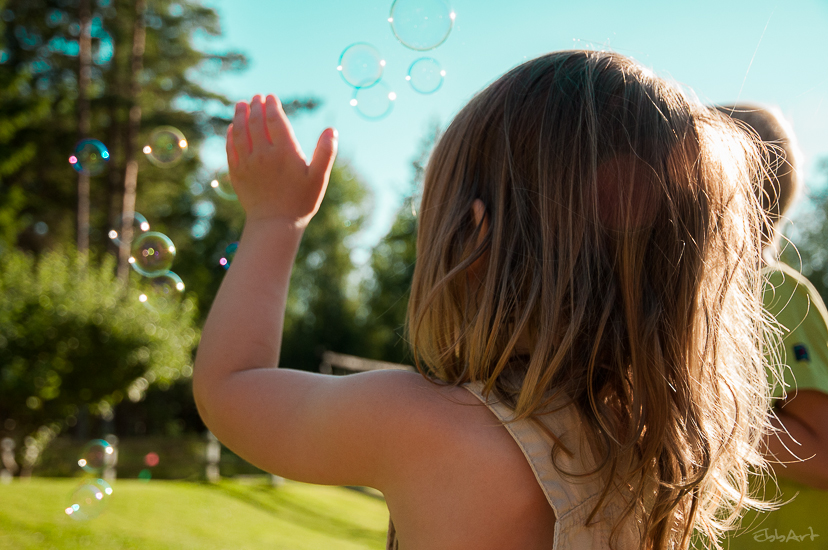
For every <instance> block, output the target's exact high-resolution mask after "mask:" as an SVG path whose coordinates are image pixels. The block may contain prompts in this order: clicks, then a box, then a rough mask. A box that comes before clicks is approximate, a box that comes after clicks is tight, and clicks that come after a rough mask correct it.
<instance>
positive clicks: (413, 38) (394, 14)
mask: <svg viewBox="0 0 828 550" xmlns="http://www.w3.org/2000/svg"><path fill="white" fill-rule="evenodd" d="M454 17H455V14H454V11H452V9H451V7H450V6H449V5H448V3H447V2H444V1H443V0H394V3H393V4H391V15H390V17H388V22H389V23H391V30H392V31H394V36H396V37H397V40H399V41H400V42H401V43H402V45H403V46H406V47H408V48H411V49H412V50H417V51H426V50H432V49H434V48H436V47H437V46H439V45H440V44H442V43H443V42H445V41H446V38H448V35H449V33H450V32H451V28H452V27H453V26H454Z"/></svg>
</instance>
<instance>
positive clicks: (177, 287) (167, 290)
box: [150, 271, 184, 296]
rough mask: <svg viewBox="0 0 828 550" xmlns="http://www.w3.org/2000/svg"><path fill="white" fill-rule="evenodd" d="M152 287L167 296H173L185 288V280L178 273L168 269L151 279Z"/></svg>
mask: <svg viewBox="0 0 828 550" xmlns="http://www.w3.org/2000/svg"><path fill="white" fill-rule="evenodd" d="M150 284H151V285H152V288H153V289H154V290H155V291H156V292H157V293H158V294H163V295H165V296H172V295H175V294H178V293H179V292H182V291H183V290H184V281H182V280H181V277H179V276H178V275H177V274H176V273H174V272H172V271H168V272H166V273H164V274H163V275H159V276H157V277H153V278H152V279H150Z"/></svg>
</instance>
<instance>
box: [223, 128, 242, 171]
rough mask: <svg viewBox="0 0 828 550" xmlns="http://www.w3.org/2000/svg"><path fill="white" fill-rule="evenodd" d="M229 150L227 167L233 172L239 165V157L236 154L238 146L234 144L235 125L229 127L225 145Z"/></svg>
mask: <svg viewBox="0 0 828 550" xmlns="http://www.w3.org/2000/svg"><path fill="white" fill-rule="evenodd" d="M225 149H226V150H227V166H228V167H229V168H230V169H231V170H232V169H235V168H236V166H238V164H239V155H238V153H236V146H235V144H234V143H233V124H232V123H230V126H228V127H227V143H226V144H225Z"/></svg>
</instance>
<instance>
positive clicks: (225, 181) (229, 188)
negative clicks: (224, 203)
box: [210, 172, 239, 201]
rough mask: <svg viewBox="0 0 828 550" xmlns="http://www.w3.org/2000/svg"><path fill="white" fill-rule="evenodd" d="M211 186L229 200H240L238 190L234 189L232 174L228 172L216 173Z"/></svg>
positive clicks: (217, 193) (220, 195) (219, 194)
mask: <svg viewBox="0 0 828 550" xmlns="http://www.w3.org/2000/svg"><path fill="white" fill-rule="evenodd" d="M210 187H212V188H213V191H215V192H216V195H218V196H219V197H221V198H223V199H227V200H229V201H237V200H239V197H238V196H236V191H235V190H234V189H233V184H232V183H230V174H228V173H227V172H223V173H221V174H216V175H215V176H214V177H213V179H212V181H210Z"/></svg>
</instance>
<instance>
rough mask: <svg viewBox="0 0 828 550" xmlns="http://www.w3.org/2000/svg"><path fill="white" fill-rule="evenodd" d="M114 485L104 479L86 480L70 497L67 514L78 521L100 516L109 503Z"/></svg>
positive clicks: (65, 510) (66, 509)
mask: <svg viewBox="0 0 828 550" xmlns="http://www.w3.org/2000/svg"><path fill="white" fill-rule="evenodd" d="M112 492H113V491H112V486H110V485H109V483H107V482H106V481H104V480H103V479H94V480H88V481H84V482H83V483H82V484H81V485H80V487H78V488H77V489H75V491H74V492H73V493H72V496H71V497H69V505H68V506H67V507H66V508H65V509H64V512H66V515H67V516H69V517H70V518H72V519H74V520H77V521H84V520H89V519H94V518H96V517H98V516H100V515H101V514H102V513H103V511H104V510H105V509H106V507H107V505H108V504H109V497H110V496H111V495H112Z"/></svg>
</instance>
